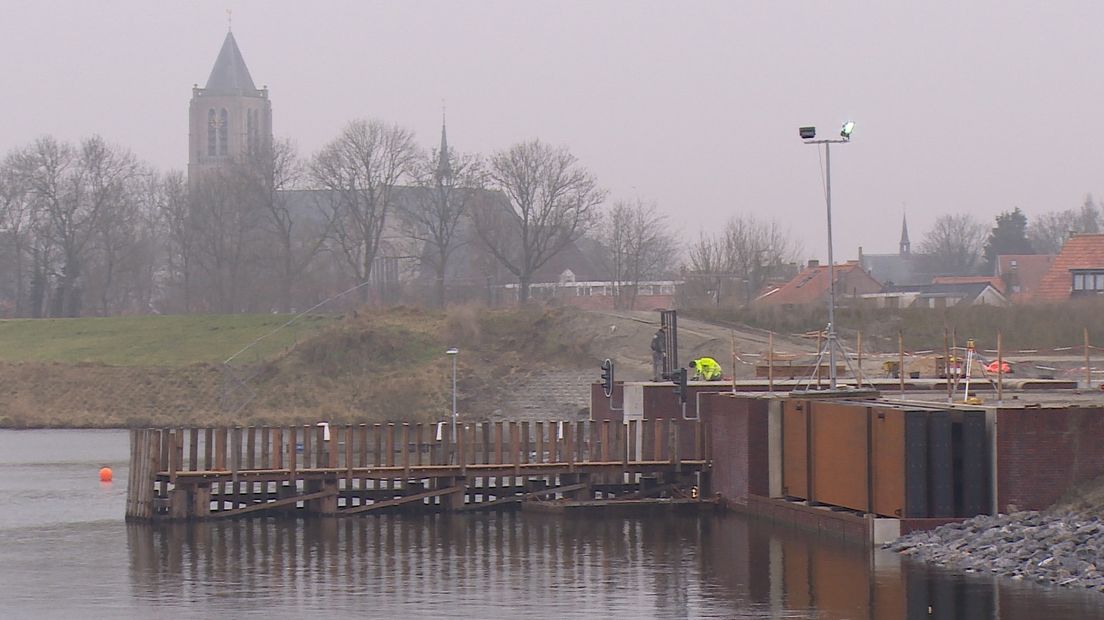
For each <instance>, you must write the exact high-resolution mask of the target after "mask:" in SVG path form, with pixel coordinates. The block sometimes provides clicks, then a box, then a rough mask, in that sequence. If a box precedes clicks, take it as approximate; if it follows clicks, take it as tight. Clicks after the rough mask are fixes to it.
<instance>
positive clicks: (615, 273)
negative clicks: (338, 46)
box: [0, 119, 678, 317]
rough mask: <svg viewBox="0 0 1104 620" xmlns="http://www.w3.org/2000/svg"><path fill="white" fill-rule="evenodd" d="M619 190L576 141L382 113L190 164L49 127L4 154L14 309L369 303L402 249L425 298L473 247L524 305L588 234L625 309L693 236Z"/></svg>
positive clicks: (593, 255) (435, 293)
mask: <svg viewBox="0 0 1104 620" xmlns="http://www.w3.org/2000/svg"><path fill="white" fill-rule="evenodd" d="M442 137H443V136H442ZM606 199H607V192H606V191H605V190H604V189H602V188H601V187H600V186H599V184H598V182H597V180H596V178H595V177H594V175H593V174H592V173H591V172H590V171H589V170H588V169H587V168H586V166H585V165H583V164H582V162H580V161H579V160H578V159H577V158H576V157H575V156H574V155H573V154H572V153H571V152H570V151H569V150H568V149H567V148H565V147H559V146H553V145H549V144H547V143H545V142H542V141H540V140H532V141H527V142H521V143H518V144H515V145H512V146H510V147H508V148H505V149H503V150H501V151H498V152H495V153H492V154H491V155H489V156H481V155H478V154H473V153H460V152H457V151H455V150H453V149H450V148H447V146H446V145H445V141H444V140H443V139H442V147H441V148H434V149H425V148H423V147H421V146H419V145H418V144H417V142H416V140H415V138H414V134H413V133H412V132H411V131H410V130H408V129H406V128H403V127H400V126H397V125H392V124H388V123H385V122H382V121H379V120H371V119H364V120H355V121H352V122H350V123H348V124H347V125H346V126H345V127H344V129H343V130H342V131H341V132H340V134H339V135H337V136H336V137H334V138H333V139H332V140H331V141H329V142H328V143H327V144H325V145H324V146H323V147H322V148H321V149H320V150H319V151H318V152H317V153H314V154H312V155H310V156H303V155H301V154H300V153H299V152H298V150H297V148H296V147H295V145H294V144H293V143H292V142H291V141H289V140H286V139H284V140H276V141H274V142H273V144H272V146H271V148H266V149H263V150H261V149H258V150H255V151H253V152H250V153H247V154H244V155H242V156H240V157H235V158H232V159H227V160H226V161H224V162H221V163H220V165H218V166H208V167H202V166H199V167H197V168H196V169H193V170H189V172H188V174H187V175H186V174H185V173H183V172H181V171H178V170H170V171H165V172H162V171H158V170H156V169H155V168H153V167H152V166H150V165H149V164H146V163H144V162H142V161H140V160H139V159H138V158H137V157H136V156H135V155H134V153H132V152H131V151H130V150H129V149H127V148H125V147H122V146H119V145H114V144H111V143H109V142H108V141H106V140H104V139H103V138H101V137H99V136H93V137H90V138H87V139H83V140H81V141H79V142H77V143H69V142H64V141H59V140H57V139H55V138H53V137H49V136H46V137H43V138H40V139H38V140H35V141H34V142H32V143H30V144H27V145H24V146H20V147H17V148H13V149H11V150H10V151H9V152H8V153H6V154H4V156H3V158H2V160H0V260H2V266H0V315H3V316H18V317H75V316H106V315H115V314H135V313H188V312H223V313H226V312H268V311H282V312H289V311H294V310H302V309H304V308H307V307H311V306H313V305H314V304H317V303H319V302H322V301H324V300H326V299H327V298H329V297H330V296H332V295H334V294H335V293H337V292H340V291H347V290H349V289H352V288H357V287H359V289H358V290H357V293H358V295H359V300H360V301H369V300H370V299H371V298H372V295H373V294H374V292H378V291H376V289H374V288H373V278H375V279H378V280H380V281H383V280H385V279H386V280H389V281H390V282H391V283H392V284H394V281H395V280H397V279H399V278H398V277H397V274H395V273H384V271H386V270H394V269H396V267H395V265H396V264H397V263H396V262H395V261H396V260H397V259H398V258H402V259H403V262H404V265H405V266H404V267H402V269H404V270H407V271H412V272H415V273H418V274H421V276H420V277H421V278H422V279H423V280H424V281H427V282H429V283H430V284H429V285H427V286H426V287H424V288H425V292H424V294H421V295H420V296H418V297H417V298H416V300H417V301H424V302H425V303H429V304H434V305H438V306H442V305H444V304H445V303H446V301H447V300H448V297H449V295H448V289H449V286H448V284H449V282H448V280H449V278H450V277H451V278H458V277H459V276H457V275H456V274H457V273H458V270H457V264H456V263H457V256H458V254H459V253H464V254H465V255H466V258H465V260H466V261H467V263H468V267H469V271H471V272H472V273H474V274H476V275H475V276H470V277H468V281H469V282H468V283H471V282H473V281H474V282H479V283H480V286H486V284H485V283H486V282H488V279H489V278H491V276H492V275H495V274H499V275H500V276H501V274H506V278H505V279H509V280H512V281H515V282H517V283H518V285H519V286H518V289H519V290H518V296H519V298H520V300H521V301H523V302H524V301H525V300H526V299H527V298H528V296H529V287H530V285H531V284H532V283H533V281H534V278H535V277H536V276H537V274H538V272H539V270H540V269H541V268H542V267H544V266H545V265H546V264H547V263H548V262H549V260H551V259H552V258H553V257H555V256H557V255H558V254H560V253H561V252H563V251H564V250H565V248H567V247H569V246H571V245H573V244H579V245H580V246H582V245H586V246H587V247H590V248H593V249H592V250H591V251H590V252H589V255H590V256H589V258H590V259H592V261H593V264H595V265H596V266H597V267H596V268H597V269H598V270H599V272H600V273H601V274H602V276H603V279H605V280H609V281H611V282H614V283H615V288H616V289H617V291H618V301H619V303H620V304H625V305H626V307H628V306H631V304H632V303H633V299H634V297H635V294H636V290H637V285H638V284H639V282H641V281H645V280H649V279H656V278H659V277H661V276H664V275H669V274H670V273H671V272H672V271H673V269H674V264H675V263H674V261H675V257H676V255H677V246H678V244H677V241H676V235H675V233H674V231H673V230H672V229H671V227H670V226H669V224H668V222H667V220H666V217H665V216H663V215H661V214H660V213H659V212H658V208H657V207H656V205H654V204H651V203H645V202H643V201H618V202H615V203H614V204H613V205H612V206H611V207H609V208H605V204H604V203H605V202H606ZM584 242H585V243H584ZM384 259H388V260H384ZM410 276H411V273H404V274H403V279H409V277H410ZM503 279H504V278H503V277H498V278H497V280H496V281H502V280H503ZM394 301H403V302H409V301H411V299H410V298H402V297H400V298H396V299H394Z"/></svg>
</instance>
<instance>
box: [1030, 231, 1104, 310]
mask: <svg viewBox="0 0 1104 620" xmlns="http://www.w3.org/2000/svg"><path fill="white" fill-rule="evenodd" d="M1074 269H1104V234H1092V235H1074V236H1073V237H1070V238H1069V240H1068V241H1066V244H1065V245H1063V246H1062V251H1061V252H1059V253H1058V256H1056V257H1054V262H1053V263H1051V265H1050V269H1048V270H1047V272H1046V274H1045V275H1044V276H1043V278H1042V280H1041V281H1040V282H1039V286H1038V287H1037V288H1036V289H1035V294H1034V295H1033V296H1032V298H1031V299H1032V301H1051V302H1056V301H1066V300H1067V299H1069V298H1070V289H1072V288H1073V276H1072V275H1071V274H1070V271H1071V270H1074Z"/></svg>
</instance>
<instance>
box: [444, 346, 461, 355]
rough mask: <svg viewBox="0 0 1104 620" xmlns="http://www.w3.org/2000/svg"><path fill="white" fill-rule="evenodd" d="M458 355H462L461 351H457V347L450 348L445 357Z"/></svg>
mask: <svg viewBox="0 0 1104 620" xmlns="http://www.w3.org/2000/svg"><path fill="white" fill-rule="evenodd" d="M458 353H460V349H457V348H456V347H449V348H448V349H446V350H445V355H456V354H458Z"/></svg>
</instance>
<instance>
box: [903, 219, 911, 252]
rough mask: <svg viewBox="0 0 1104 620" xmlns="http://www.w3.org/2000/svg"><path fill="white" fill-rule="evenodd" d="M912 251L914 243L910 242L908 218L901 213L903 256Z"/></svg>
mask: <svg viewBox="0 0 1104 620" xmlns="http://www.w3.org/2000/svg"><path fill="white" fill-rule="evenodd" d="M911 252H912V244H911V243H909V236H908V218H907V217H906V215H905V214H904V213H902V214H901V256H908V255H909V254H910V253H911Z"/></svg>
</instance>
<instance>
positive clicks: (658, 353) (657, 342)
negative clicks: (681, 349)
mask: <svg viewBox="0 0 1104 620" xmlns="http://www.w3.org/2000/svg"><path fill="white" fill-rule="evenodd" d="M666 359H667V326H666V325H663V326H660V328H659V330H658V331H657V332H656V333H655V335H654V336H652V381H662V380H663V379H664V378H665V377H664V376H663V366H664V365H665V364H664V362H665V361H666Z"/></svg>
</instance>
